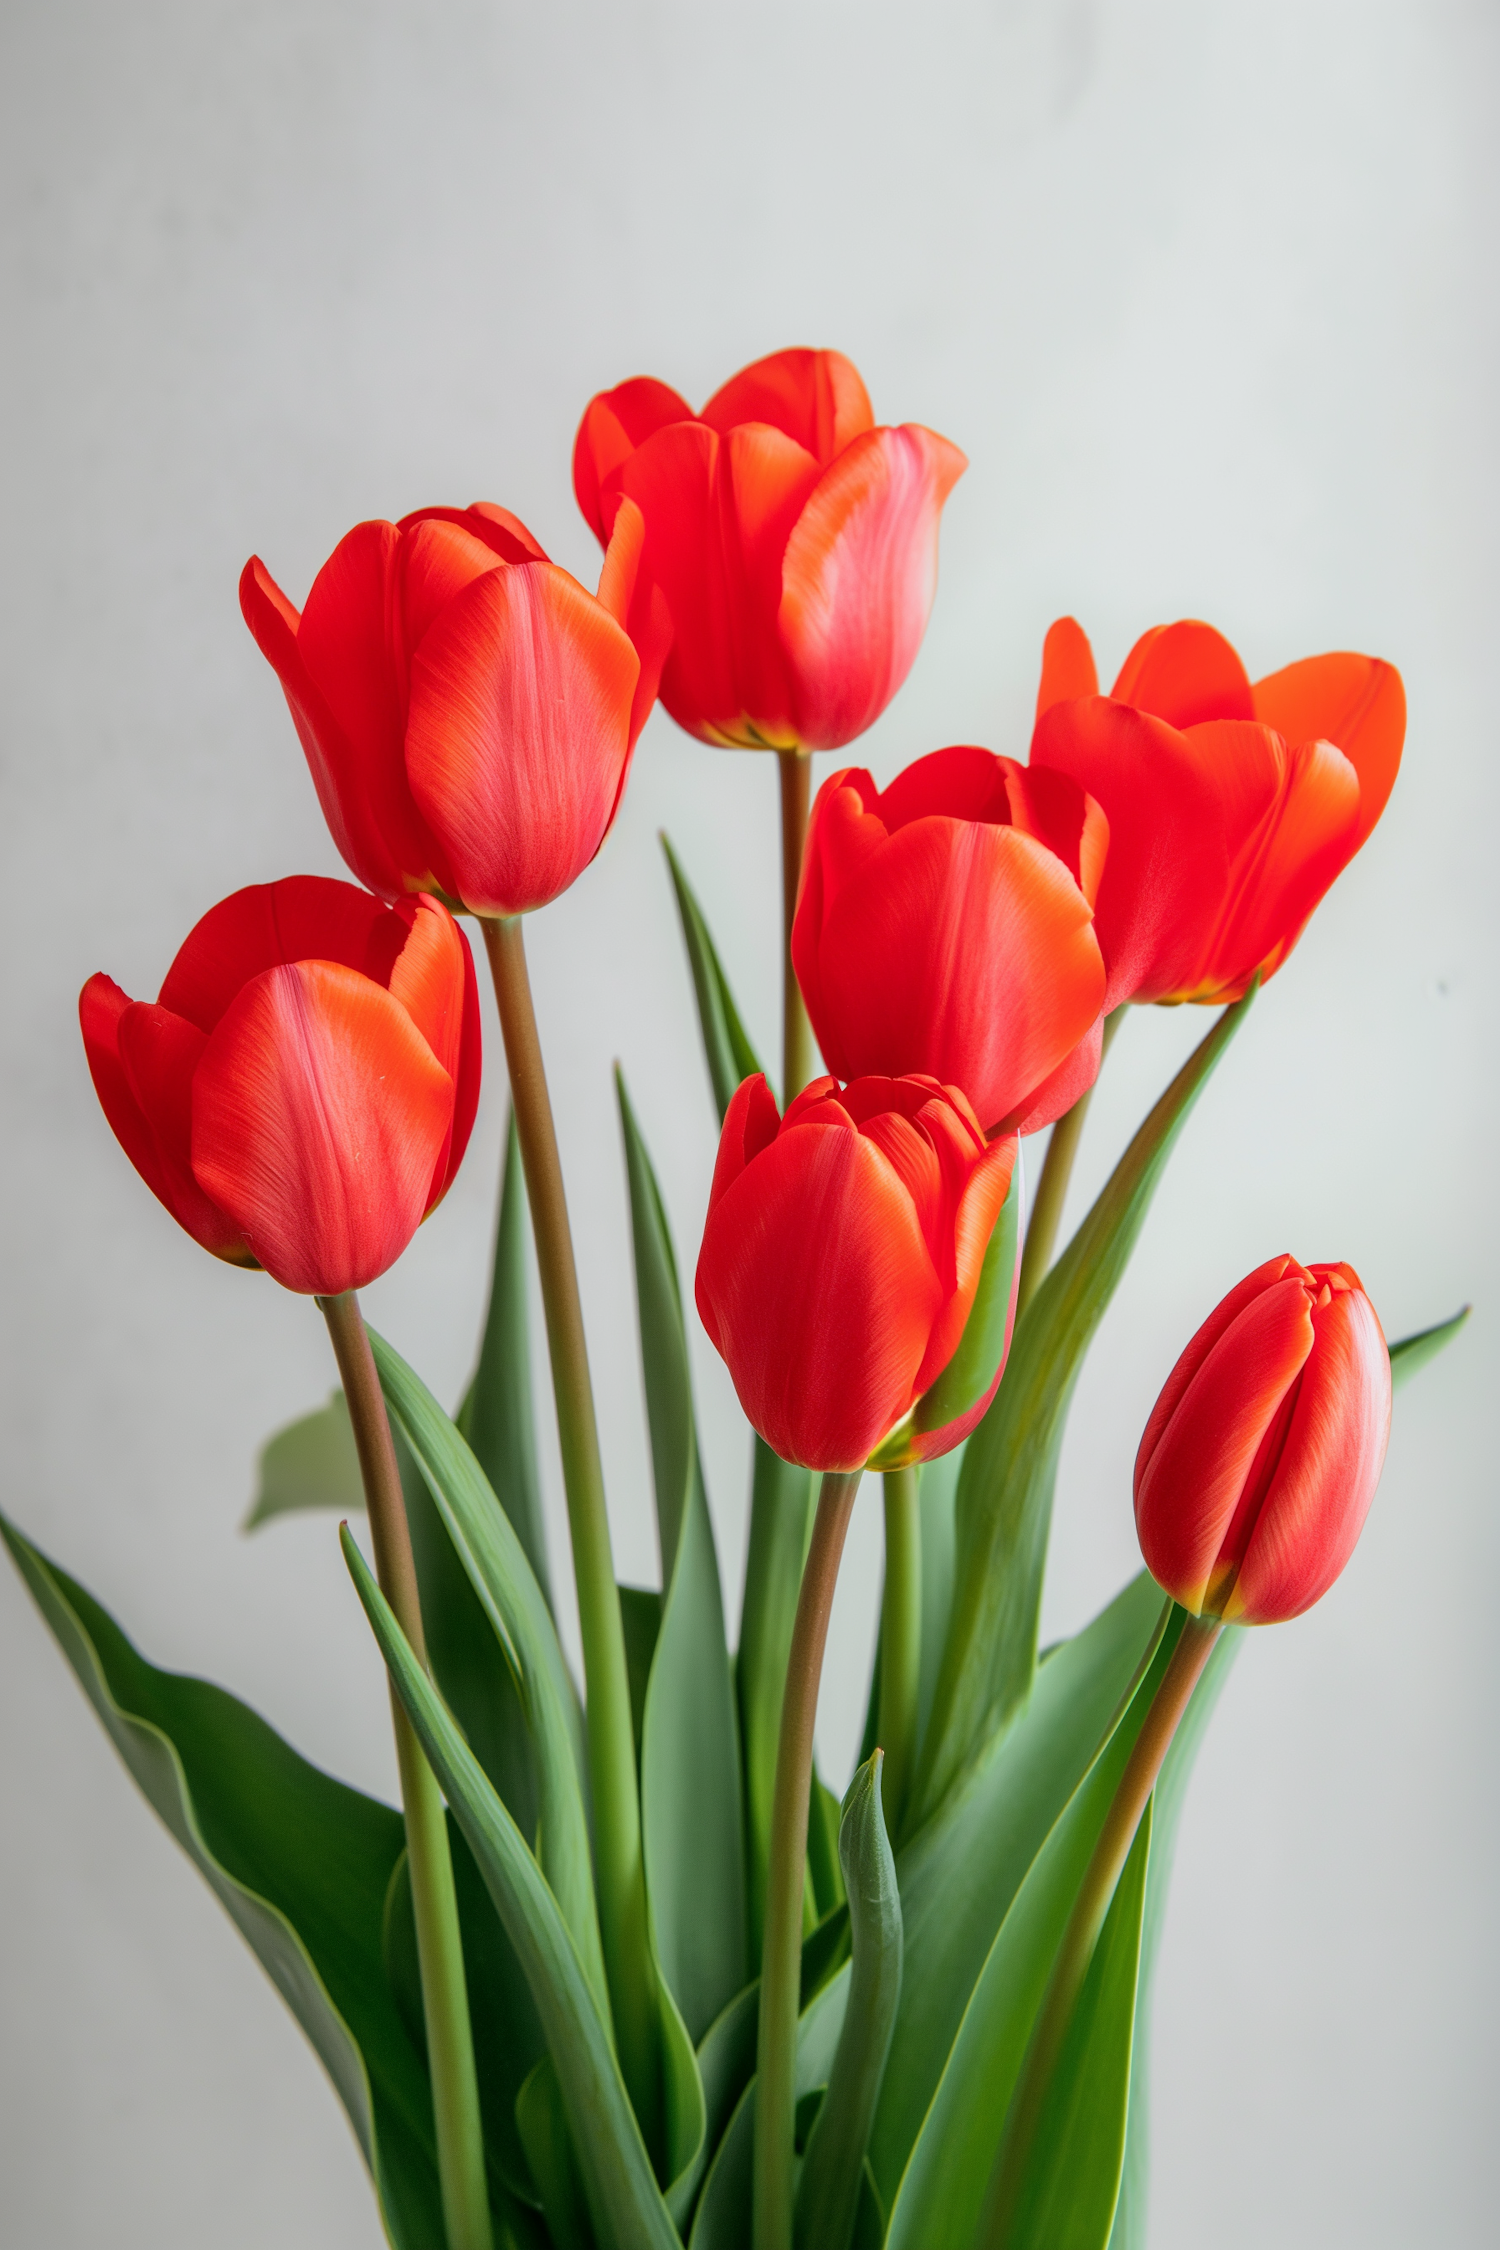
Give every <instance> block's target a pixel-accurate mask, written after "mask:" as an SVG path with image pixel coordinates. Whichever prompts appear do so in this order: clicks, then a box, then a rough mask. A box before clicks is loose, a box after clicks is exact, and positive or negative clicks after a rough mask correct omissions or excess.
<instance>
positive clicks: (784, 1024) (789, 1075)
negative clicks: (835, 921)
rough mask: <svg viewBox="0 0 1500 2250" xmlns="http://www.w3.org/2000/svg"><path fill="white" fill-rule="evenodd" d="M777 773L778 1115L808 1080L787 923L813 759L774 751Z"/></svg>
mask: <svg viewBox="0 0 1500 2250" xmlns="http://www.w3.org/2000/svg"><path fill="white" fill-rule="evenodd" d="M776 763H777V765H778V766H779V767H780V769H781V1109H782V1114H783V1116H784V1115H785V1114H786V1112H787V1110H788V1109H789V1108H790V1107H791V1105H792V1103H793V1102H794V1101H795V1100H796V1098H797V1096H798V1095H799V1094H800V1093H801V1091H802V1089H803V1087H804V1086H805V1085H806V1084H807V1082H808V1080H809V1078H811V1076H812V1062H813V1040H812V1025H811V1024H810V1023H809V1021H808V1016H807V1003H806V1001H805V1000H804V999H803V997H802V987H801V985H800V984H798V982H797V972H796V970H795V969H794V968H793V967H792V922H793V919H794V917H795V915H796V912H797V886H798V884H799V883H800V882H801V880H802V846H803V844H804V842H805V841H806V838H807V808H808V803H809V801H810V799H811V796H812V759H811V757H810V756H809V755H808V753H807V751H805V750H778V751H777V753H776Z"/></svg>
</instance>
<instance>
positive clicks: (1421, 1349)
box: [1390, 1305, 1474, 1391]
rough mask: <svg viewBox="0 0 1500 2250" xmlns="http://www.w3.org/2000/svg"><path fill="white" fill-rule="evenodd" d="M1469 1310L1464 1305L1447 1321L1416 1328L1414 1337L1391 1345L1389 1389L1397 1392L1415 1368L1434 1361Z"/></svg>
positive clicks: (1413, 1372)
mask: <svg viewBox="0 0 1500 2250" xmlns="http://www.w3.org/2000/svg"><path fill="white" fill-rule="evenodd" d="M1473 1310H1474V1307H1473V1306H1472V1305H1464V1306H1462V1307H1460V1309H1459V1310H1458V1311H1457V1312H1456V1313H1454V1315H1453V1317H1452V1319H1451V1320H1440V1321H1439V1322H1438V1323H1437V1325H1436V1327H1435V1328H1419V1329H1418V1330H1417V1333H1416V1334H1415V1336H1403V1337H1402V1338H1401V1341H1400V1342H1399V1343H1397V1344H1392V1345H1391V1347H1390V1352H1391V1388H1392V1390H1396V1391H1399V1390H1400V1388H1401V1385H1402V1384H1403V1383H1404V1382H1406V1381H1408V1380H1409V1378H1410V1377H1411V1376H1413V1375H1415V1374H1416V1372H1417V1369H1418V1368H1419V1367H1425V1366H1426V1365H1427V1362H1428V1361H1429V1360H1430V1359H1436V1358H1437V1355H1438V1353H1439V1352H1440V1351H1442V1350H1443V1348H1444V1347H1445V1345H1448V1344H1451V1343H1452V1341H1453V1339H1454V1337H1455V1336H1456V1335H1457V1334H1458V1332H1459V1330H1460V1328H1462V1327H1463V1325H1464V1322H1465V1321H1466V1320H1467V1319H1468V1317H1469V1315H1470V1313H1471V1312H1472V1311H1473Z"/></svg>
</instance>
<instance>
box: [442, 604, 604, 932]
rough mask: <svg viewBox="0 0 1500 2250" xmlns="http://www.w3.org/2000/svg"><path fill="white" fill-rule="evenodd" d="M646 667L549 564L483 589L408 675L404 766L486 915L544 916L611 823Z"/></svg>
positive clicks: (447, 622)
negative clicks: (539, 911)
mask: <svg viewBox="0 0 1500 2250" xmlns="http://www.w3.org/2000/svg"><path fill="white" fill-rule="evenodd" d="M639 670H640V662H639V659H638V658H637V656H636V653H635V650H634V649H633V648H632V646H631V644H630V641H629V639H628V638H627V636H626V635H625V634H624V633H623V632H622V631H621V629H620V627H619V626H618V625H617V624H616V623H615V621H614V619H613V618H612V617H611V616H610V615H609V613H608V611H607V610H605V609H602V608H601V607H600V605H599V603H598V602H597V601H595V599H594V598H593V596H592V595H591V594H587V593H585V592H584V590H583V588H582V587H581V586H580V585H579V584H578V582H577V581H576V579H573V578H570V577H569V576H568V573H567V572H566V571H564V570H559V569H558V568H557V566H556V565H555V564H552V563H525V564H518V565H516V566H515V567H513V568H511V569H507V570H499V571H492V572H491V573H490V574H489V575H488V576H487V577H484V578H476V579H475V580H473V582H472V583H471V584H470V585H468V586H467V587H465V589H464V591H463V592H462V593H461V594H460V595H459V596H458V597H457V599H456V600H454V601H452V602H450V603H449V604H448V607H447V608H446V609H445V610H444V611H443V613H442V615H441V617H440V618H439V619H438V621H437V623H436V624H435V625H434V626H433V627H432V630H431V631H430V632H429V633H428V635H427V637H426V639H425V640H424V642H423V643H422V646H421V648H420V649H419V650H418V651H417V653H416V656H415V657H414V659H413V662H412V692H411V709H410V712H409V714H408V719H407V737H406V741H407V764H408V769H409V771H410V774H411V782H412V788H413V790H414V791H415V793H416V797H417V801H418V803H419V804H420V805H421V807H422V811H423V813H424V815H425V817H426V819H427V820H428V822H429V823H430V824H431V826H432V828H433V830H434V831H435V832H436V833H437V834H438V835H440V836H441V837H442V839H443V843H444V849H445V852H446V855H447V858H448V861H449V864H450V865H451V867H452V869H453V879H454V883H455V886H456V889H457V893H458V896H459V897H460V898H462V900H463V901H464V904H465V905H466V906H468V907H470V908H471V909H472V910H473V911H474V912H475V913H479V914H520V913H525V912H526V911H528V910H529V909H530V908H532V907H537V906H544V905H545V904H546V902H547V901H548V899H551V898H555V897H556V896H557V894H558V893H559V891H563V890H566V888H567V886H568V885H569V883H571V882H572V881H573V880H574V878H575V877H576V876H578V875H580V874H581V873H582V871H583V869H584V868H585V867H587V865H588V863H589V861H590V860H591V859H592V858H593V856H594V854H595V852H597V850H598V849H599V846H600V844H601V843H602V842H603V841H604V837H605V833H606V831H607V830H608V828H609V824H610V822H611V820H612V819H613V818H614V813H615V808H616V806H617V804H618V803H619V798H620V791H621V789H622V787H623V786H624V780H625V774H626V771H627V768H628V765H629V760H630V710H631V699H632V697H633V695H634V692H635V684H636V679H637V676H638V674H639Z"/></svg>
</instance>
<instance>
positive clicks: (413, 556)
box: [391, 509, 506, 708]
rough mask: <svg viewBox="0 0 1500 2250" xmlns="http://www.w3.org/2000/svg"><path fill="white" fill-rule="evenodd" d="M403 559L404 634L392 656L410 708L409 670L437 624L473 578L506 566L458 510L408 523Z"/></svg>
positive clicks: (395, 643)
mask: <svg viewBox="0 0 1500 2250" xmlns="http://www.w3.org/2000/svg"><path fill="white" fill-rule="evenodd" d="M455 519H456V520H455ZM398 560H399V566H400V598H401V625H402V630H401V631H399V632H397V633H394V634H393V635H392V636H391V639H392V655H393V657H394V658H395V660H396V662H397V665H398V668H399V670H400V672H401V675H402V676H401V677H400V678H399V681H398V692H399V695H400V699H401V703H402V706H403V708H404V707H405V703H406V700H407V697H408V696H409V695H410V692H411V683H410V675H409V672H407V670H406V665H407V660H408V658H409V656H410V653H411V652H412V651H413V650H415V649H417V648H418V647H420V645H421V642H422V639H423V636H424V635H425V634H426V633H427V631H428V630H429V628H430V627H431V626H432V624H433V623H434V622H435V620H436V619H437V618H438V617H440V616H441V614H442V612H443V611H444V610H445V609H446V608H447V606H448V604H449V602H451V601H452V600H453V598H454V596H455V595H456V594H461V593H462V592H463V590H464V588H465V586H467V585H468V584H469V583H470V581H471V580H472V579H475V578H482V577H483V576H484V574H485V572H486V571H487V570H503V569H504V568H505V567H506V566H505V564H504V563H502V562H500V561H499V560H498V559H497V557H496V555H495V551H494V549H493V548H492V547H491V546H489V545H488V544H487V543H486V542H485V541H484V540H483V539H480V538H478V537H477V536H476V534H475V531H474V529H473V528H472V527H471V526H470V525H469V524H467V523H466V522H465V521H464V519H463V517H462V516H461V515H460V514H459V511H458V510H457V509H454V510H453V511H452V513H451V514H450V515H446V516H440V515H439V514H438V513H437V511H436V510H435V509H429V510H427V511H426V512H425V513H424V514H422V515H420V516H417V517H414V518H412V519H410V520H409V521H408V523H406V524H405V525H403V526H402V537H401V547H400V553H399V557H398Z"/></svg>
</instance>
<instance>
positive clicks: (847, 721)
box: [780, 423, 968, 750]
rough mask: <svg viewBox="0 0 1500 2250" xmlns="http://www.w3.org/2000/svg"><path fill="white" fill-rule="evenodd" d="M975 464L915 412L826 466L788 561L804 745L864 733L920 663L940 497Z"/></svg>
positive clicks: (787, 632)
mask: <svg viewBox="0 0 1500 2250" xmlns="http://www.w3.org/2000/svg"><path fill="white" fill-rule="evenodd" d="M967 466H968V463H967V462H966V460H965V458H964V456H963V454H962V453H960V452H959V450H958V448H957V446H955V445H950V444H949V443H948V440H947V439H946V438H942V437H938V436H937V435H936V433H935V432H934V431H932V430H925V429H922V428H920V427H919V426H918V425H917V424H915V423H908V424H906V425H904V426H903V427H902V428H900V429H881V430H870V431H867V432H866V433H865V435H864V436H863V437H858V438H856V439H855V440H854V443H853V444H852V445H850V446H849V447H848V448H847V449H846V450H845V451H844V452H843V453H841V454H840V455H839V456H838V458H837V460H835V461H834V462H833V463H832V464H831V466H830V467H829V468H828V469H826V470H825V471H824V473H823V475H822V477H821V479H820V480H819V482H818V484H817V486H816V488H815V490H814V492H813V494H812V497H811V499H810V500H809V501H808V503H807V506H806V507H805V508H804V510H803V512H802V514H801V516H800V518H799V519H798V522H797V524H796V527H795V528H794V530H793V532H792V535H791V537H790V539H789V540H788V542H787V549H786V559H785V562H784V563H783V566H782V594H781V611H780V629H781V639H782V644H783V646H784V648H785V650H786V654H787V660H788V663H789V666H790V669H791V676H792V687H793V701H794V706H795V714H796V720H797V738H798V740H799V742H800V743H801V745H802V747H803V748H804V749H808V750H832V749H836V748H837V747H838V746H839V744H841V743H844V742H849V741H851V740H852V739H853V737H854V736H855V735H857V734H862V733H863V732H864V730H865V728H866V727H868V726H870V725H872V724H873V722H874V721H875V720H876V719H877V718H878V717H879V715H880V713H881V712H882V711H883V710H884V709H885V707H886V705H887V704H888V703H889V702H890V700H891V697H892V696H893V695H894V694H895V693H896V690H897V689H898V688H899V687H900V685H901V683H902V681H903V680H904V679H905V678H906V675H907V673H908V672H909V671H910V670H911V667H912V664H913V662H914V660H915V658H916V654H917V650H918V649H919V648H920V647H921V644H922V635H923V633H924V632H925V631H926V629H927V618H928V614H929V612H930V610H931V608H932V598H933V595H934V593H935V592H936V589H937V555H938V523H939V519H940V517H941V515H942V509H943V503H944V501H945V500H946V499H947V497H948V494H949V493H950V492H951V491H952V489H953V487H954V485H955V484H956V483H957V481H958V479H959V477H960V476H961V475H962V474H963V472H964V470H965V468H966V467H967Z"/></svg>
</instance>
